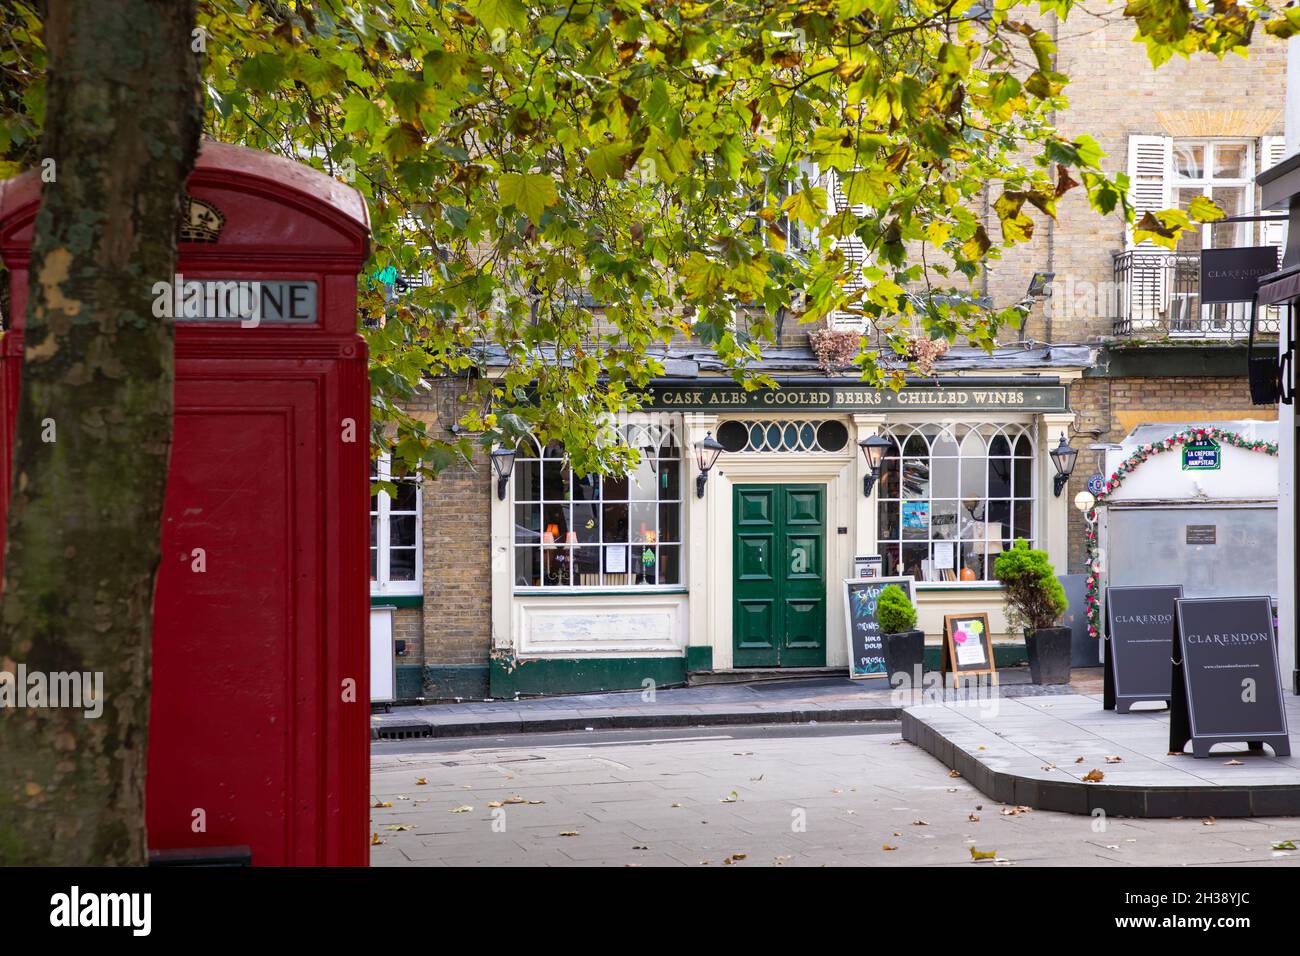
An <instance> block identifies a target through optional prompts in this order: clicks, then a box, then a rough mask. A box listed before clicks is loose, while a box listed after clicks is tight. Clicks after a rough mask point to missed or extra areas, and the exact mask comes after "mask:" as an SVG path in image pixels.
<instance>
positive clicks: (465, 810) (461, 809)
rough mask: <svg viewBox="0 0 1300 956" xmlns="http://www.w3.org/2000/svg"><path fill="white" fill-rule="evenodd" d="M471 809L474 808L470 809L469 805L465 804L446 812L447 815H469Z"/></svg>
mask: <svg viewBox="0 0 1300 956" xmlns="http://www.w3.org/2000/svg"><path fill="white" fill-rule="evenodd" d="M473 809H474V808H473V807H471V806H470V805H469V804H466V805H465V806H463V807H456V808H455V809H454V810H448V811H447V812H448V813H469V812H470V811H471V810H473Z"/></svg>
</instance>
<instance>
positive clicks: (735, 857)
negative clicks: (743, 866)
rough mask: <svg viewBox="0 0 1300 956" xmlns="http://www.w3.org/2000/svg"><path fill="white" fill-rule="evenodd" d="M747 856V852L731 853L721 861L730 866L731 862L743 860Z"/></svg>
mask: <svg viewBox="0 0 1300 956" xmlns="http://www.w3.org/2000/svg"><path fill="white" fill-rule="evenodd" d="M747 856H749V854H748V853H733V854H731V856H729V857H727V858H726V859H725V860H723V861H722V862H723V863H725V864H726V865H727V866H731V864H733V863H736V862H738V861H740V860H743V859H744V858H745V857H747Z"/></svg>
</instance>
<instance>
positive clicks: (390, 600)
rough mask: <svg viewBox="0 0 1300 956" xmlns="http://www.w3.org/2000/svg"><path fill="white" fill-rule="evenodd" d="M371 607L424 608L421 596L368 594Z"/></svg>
mask: <svg viewBox="0 0 1300 956" xmlns="http://www.w3.org/2000/svg"><path fill="white" fill-rule="evenodd" d="M370 606H371V607H385V606H387V607H424V595H423V594H413V593H409V592H408V593H406V594H378V593H375V592H374V591H371V592H370Z"/></svg>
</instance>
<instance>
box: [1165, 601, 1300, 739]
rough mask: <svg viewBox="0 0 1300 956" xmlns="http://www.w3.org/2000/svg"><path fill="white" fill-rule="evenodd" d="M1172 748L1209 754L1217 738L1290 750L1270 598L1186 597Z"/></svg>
mask: <svg viewBox="0 0 1300 956" xmlns="http://www.w3.org/2000/svg"><path fill="white" fill-rule="evenodd" d="M1174 622H1175V626H1176V629H1175V642H1174V662H1173V679H1172V686H1171V695H1172V696H1171V698H1170V714H1169V749H1170V751H1173V752H1176V753H1182V752H1183V749H1184V747H1185V746H1186V744H1187V741H1188V740H1190V741H1191V742H1192V754H1193V756H1196V757H1208V756H1209V755H1210V747H1211V746H1213V745H1214V744H1218V743H1236V742H1241V741H1245V742H1246V743H1247V744H1249V746H1250V749H1252V750H1262V749H1263V746H1264V744H1268V745H1269V746H1270V747H1272V748H1273V753H1274V754H1276V755H1277V756H1279V757H1288V756H1290V755H1291V738H1290V737H1289V736H1288V734H1287V726H1286V709H1285V707H1284V705H1283V698H1282V678H1281V674H1280V673H1279V671H1278V665H1277V641H1276V638H1275V636H1274V633H1273V604H1272V601H1271V600H1270V599H1269V598H1267V597H1232V598H1179V600H1178V602H1177V605H1176V610H1175V612H1174Z"/></svg>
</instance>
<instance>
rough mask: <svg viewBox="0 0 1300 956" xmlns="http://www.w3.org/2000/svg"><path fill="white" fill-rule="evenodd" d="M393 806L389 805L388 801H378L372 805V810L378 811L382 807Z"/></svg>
mask: <svg viewBox="0 0 1300 956" xmlns="http://www.w3.org/2000/svg"><path fill="white" fill-rule="evenodd" d="M391 806H392V804H391V803H389V802H388V801H387V800H376V801H375V802H374V803H372V804H371V805H370V808H371V809H372V810H378V809H380V808H381V807H391Z"/></svg>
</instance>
